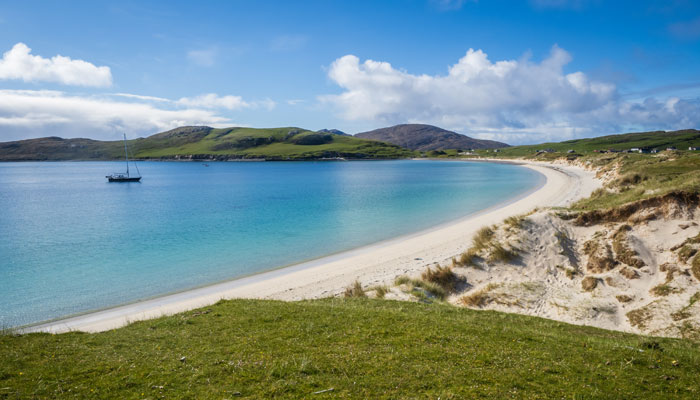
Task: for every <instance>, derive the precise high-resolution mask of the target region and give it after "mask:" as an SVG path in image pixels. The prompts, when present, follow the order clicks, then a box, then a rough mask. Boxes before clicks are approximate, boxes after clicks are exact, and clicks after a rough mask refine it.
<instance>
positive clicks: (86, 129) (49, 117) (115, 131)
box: [0, 90, 233, 141]
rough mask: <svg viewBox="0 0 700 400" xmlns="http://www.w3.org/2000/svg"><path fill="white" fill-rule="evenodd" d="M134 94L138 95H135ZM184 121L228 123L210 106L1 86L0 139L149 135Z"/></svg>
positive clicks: (190, 122)
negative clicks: (176, 105) (169, 104)
mask: <svg viewBox="0 0 700 400" xmlns="http://www.w3.org/2000/svg"><path fill="white" fill-rule="evenodd" d="M133 99H134V100H138V98H133ZM183 125H209V126H231V125H233V122H232V121H231V120H230V119H229V118H227V117H224V116H221V115H219V114H217V113H215V112H213V111H208V110H202V109H197V108H180V109H178V108H171V109H169V108H164V107H157V106H155V105H154V104H152V103H149V102H133V101H131V102H127V101H115V100H113V99H110V98H109V96H89V97H85V96H78V95H72V94H68V93H65V92H59V91H47V90H0V141H9V140H17V139H22V138H29V137H41V136H61V137H90V138H96V139H110V138H117V137H118V136H119V135H120V134H121V132H127V135H128V136H129V137H134V136H142V135H150V134H153V133H156V132H159V131H164V130H167V129H172V128H176V127H178V126H183Z"/></svg>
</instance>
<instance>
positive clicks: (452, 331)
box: [0, 299, 700, 399]
mask: <svg viewBox="0 0 700 400" xmlns="http://www.w3.org/2000/svg"><path fill="white" fill-rule="evenodd" d="M698 376H700V348H698V346H697V343H693V342H691V341H687V340H675V339H662V338H646V337H642V336H636V335H631V334H626V333H621V332H613V331H606V330H602V329H596V328H591V327H585V326H575V325H569V324H565V323H560V322H555V321H551V320H546V319H541V318H535V317H527V316H522V315H515V314H505V313H499V312H492V311H473V310H469V309H464V308H458V307H454V306H451V305H445V304H438V303H433V304H422V303H410V302H397V301H388V300H376V299H375V300H370V299H325V300H314V301H301V302H291V303H287V302H280V301H264V300H234V301H223V302H219V303H218V304H216V305H213V306H211V307H206V308H202V309H198V310H193V311H190V312H186V313H183V314H178V315H174V316H170V317H164V318H159V319H156V320H150V321H144V322H137V323H134V324H132V325H129V326H127V327H125V328H121V329H117V330H113V331H109V332H104V333H99V334H84V333H68V334H60V335H50V334H28V335H22V336H13V335H9V334H8V335H4V336H0V398H8V399H10V398H129V399H131V398H134V399H135V398H168V399H179V398H200V399H204V398H214V399H227V398H260V399H263V398H265V399H267V398H319V399H326V398H357V399H367V398H371V399H383V398H433V399H435V398H443V399H463V398H477V397H478V398H490V399H501V398H513V397H515V398H567V399H579V398H580V399H583V398H596V399H606V398H609V399H620V398H637V399H642V398H643V399H655V398H659V399H661V398H688V399H697V398H698V397H699V396H700V385H699V384H698V381H697V377H698ZM321 391H325V392H323V393H318V394H314V393H316V392H321Z"/></svg>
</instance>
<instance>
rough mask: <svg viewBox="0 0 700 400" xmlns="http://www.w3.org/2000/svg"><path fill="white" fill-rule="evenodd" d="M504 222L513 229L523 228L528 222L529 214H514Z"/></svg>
mask: <svg viewBox="0 0 700 400" xmlns="http://www.w3.org/2000/svg"><path fill="white" fill-rule="evenodd" d="M503 222H504V223H505V224H506V225H507V226H508V227H510V228H512V229H522V228H523V226H524V225H525V222H527V214H524V215H514V216H512V217H508V218H506V219H505V220H504V221H503Z"/></svg>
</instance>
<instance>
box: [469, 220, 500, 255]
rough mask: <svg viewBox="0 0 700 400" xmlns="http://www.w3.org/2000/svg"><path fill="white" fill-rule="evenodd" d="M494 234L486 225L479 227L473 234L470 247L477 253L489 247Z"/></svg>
mask: <svg viewBox="0 0 700 400" xmlns="http://www.w3.org/2000/svg"><path fill="white" fill-rule="evenodd" d="M494 234H495V232H494V230H493V229H492V228H490V227H488V226H485V227H483V228H481V229H479V231H478V232H476V235H474V239H472V243H473V245H472V249H474V250H475V251H476V252H477V253H478V252H479V251H481V250H484V249H486V248H487V247H489V244H490V243H491V239H493V236H494Z"/></svg>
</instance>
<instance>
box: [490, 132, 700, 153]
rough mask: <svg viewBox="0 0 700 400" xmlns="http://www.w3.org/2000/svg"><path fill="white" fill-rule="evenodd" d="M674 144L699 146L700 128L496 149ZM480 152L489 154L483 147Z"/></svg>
mask: <svg viewBox="0 0 700 400" xmlns="http://www.w3.org/2000/svg"><path fill="white" fill-rule="evenodd" d="M668 147H675V148H677V149H678V150H688V147H700V131H698V130H696V129H684V130H680V131H668V132H667V131H655V132H637V133H625V134H621V135H609V136H600V137H596V138H591V139H575V140H566V141H564V142H557V143H542V144H537V145H527V146H513V147H506V148H503V149H500V150H499V154H501V155H504V156H513V157H523V156H529V155H532V154H536V153H537V152H538V151H540V150H553V151H554V152H567V151H569V150H573V151H574V152H576V153H580V154H585V153H592V152H594V151H596V150H598V151H601V150H604V151H609V150H616V151H625V150H629V149H632V148H644V149H648V150H652V149H658V150H659V151H661V150H666V148H668ZM479 153H480V154H488V153H486V151H484V150H480V151H479Z"/></svg>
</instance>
